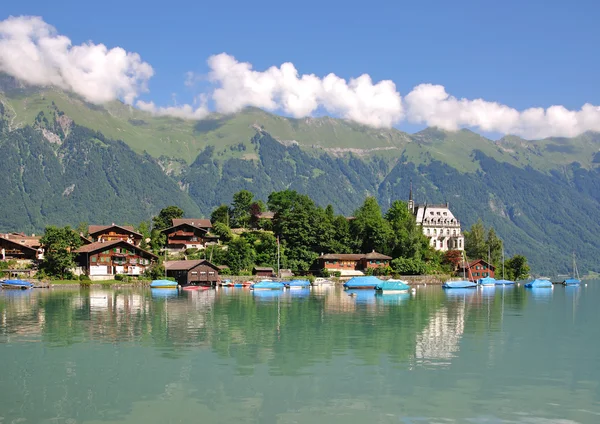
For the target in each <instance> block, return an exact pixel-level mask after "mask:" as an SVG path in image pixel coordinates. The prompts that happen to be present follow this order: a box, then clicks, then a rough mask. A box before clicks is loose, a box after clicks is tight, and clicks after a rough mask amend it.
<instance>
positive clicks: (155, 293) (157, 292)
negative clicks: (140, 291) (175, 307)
mask: <svg viewBox="0 0 600 424" xmlns="http://www.w3.org/2000/svg"><path fill="white" fill-rule="evenodd" d="M150 293H151V295H152V298H154V299H171V298H176V297H178V296H179V290H173V289H172V288H166V289H165V288H158V289H157V288H153V289H152V290H150Z"/></svg>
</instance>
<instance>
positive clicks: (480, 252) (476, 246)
mask: <svg viewBox="0 0 600 424" xmlns="http://www.w3.org/2000/svg"><path fill="white" fill-rule="evenodd" d="M464 234H465V253H466V254H467V256H468V257H469V258H471V259H484V258H486V259H487V254H488V249H487V243H486V234H485V227H484V226H483V221H481V218H479V220H478V221H477V222H476V223H475V224H473V225H472V226H471V230H470V231H465V233H464Z"/></svg>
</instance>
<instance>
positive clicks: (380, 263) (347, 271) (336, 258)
mask: <svg viewBox="0 0 600 424" xmlns="http://www.w3.org/2000/svg"><path fill="white" fill-rule="evenodd" d="M391 260H392V258H391V257H390V256H386V255H383V254H381V253H377V252H375V251H373V252H371V253H328V254H325V255H323V254H322V255H321V256H319V257H318V258H317V266H318V268H319V269H326V270H328V271H339V272H340V273H341V274H342V276H344V275H346V276H351V275H357V274H361V273H362V272H363V271H365V270H366V269H368V268H373V269H375V268H385V267H387V266H389V265H390V261H391Z"/></svg>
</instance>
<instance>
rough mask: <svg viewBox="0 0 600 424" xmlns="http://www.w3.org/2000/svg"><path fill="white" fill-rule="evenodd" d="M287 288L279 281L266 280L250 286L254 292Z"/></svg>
mask: <svg viewBox="0 0 600 424" xmlns="http://www.w3.org/2000/svg"><path fill="white" fill-rule="evenodd" d="M284 287H285V286H284V285H283V283H280V282H279V281H271V280H264V281H259V282H258V283H254V284H252V285H251V286H250V289H252V290H282V289H283V288H284Z"/></svg>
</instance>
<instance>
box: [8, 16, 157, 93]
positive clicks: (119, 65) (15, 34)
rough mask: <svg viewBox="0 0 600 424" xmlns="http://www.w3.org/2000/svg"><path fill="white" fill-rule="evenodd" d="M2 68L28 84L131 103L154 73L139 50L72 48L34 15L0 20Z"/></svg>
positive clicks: (88, 45) (100, 45)
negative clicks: (138, 52) (134, 51)
mask: <svg viewBox="0 0 600 424" xmlns="http://www.w3.org/2000/svg"><path fill="white" fill-rule="evenodd" d="M0 71H3V72H6V73H8V74H9V75H12V76H14V77H16V78H18V79H19V80H21V81H23V82H25V83H28V84H32V85H54V86H57V87H60V88H63V89H67V90H72V91H74V92H75V93H77V94H80V95H81V96H83V97H84V98H85V99H86V100H88V101H90V102H93V103H104V102H107V101H109V100H113V99H115V98H122V99H123V100H124V101H125V102H127V103H133V101H134V99H135V98H136V97H137V96H138V95H139V94H140V93H141V92H144V91H146V83H147V81H148V79H150V77H152V74H153V70H152V67H151V66H150V65H149V64H148V63H146V62H143V61H142V60H141V58H140V56H139V55H138V54H137V53H129V52H126V51H125V50H123V49H122V48H120V47H115V48H112V49H108V48H107V47H106V46H104V45H103V44H93V43H91V42H89V43H85V44H80V45H76V46H73V45H72V44H71V40H69V38H67V37H65V36H63V35H58V34H57V33H56V30H55V29H54V27H52V26H50V25H48V24H47V23H46V22H44V21H43V20H42V18H40V17H36V16H21V17H9V18H8V19H5V20H4V21H0Z"/></svg>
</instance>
